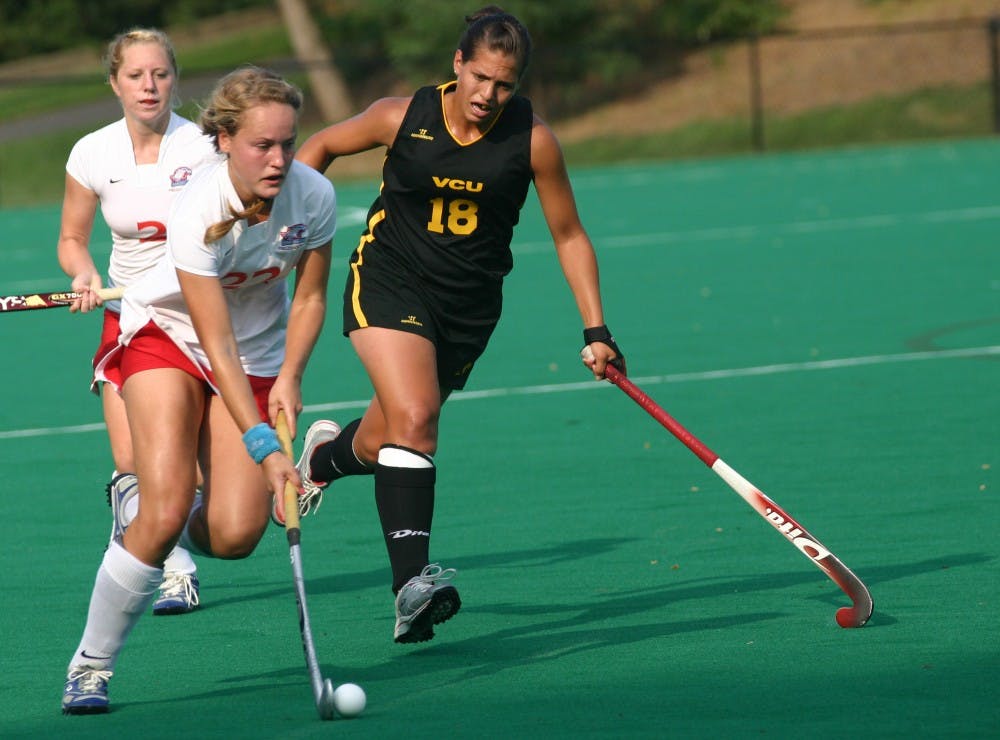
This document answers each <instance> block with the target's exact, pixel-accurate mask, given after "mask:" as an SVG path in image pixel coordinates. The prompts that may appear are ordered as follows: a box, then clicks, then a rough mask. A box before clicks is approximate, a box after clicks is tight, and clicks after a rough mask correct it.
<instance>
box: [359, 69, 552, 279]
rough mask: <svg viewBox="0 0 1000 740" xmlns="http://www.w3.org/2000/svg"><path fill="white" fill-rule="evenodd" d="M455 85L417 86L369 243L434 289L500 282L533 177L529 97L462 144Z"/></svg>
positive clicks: (391, 154)
mask: <svg viewBox="0 0 1000 740" xmlns="http://www.w3.org/2000/svg"><path fill="white" fill-rule="evenodd" d="M455 84H456V83H455V82H450V83H447V84H444V85H440V86H437V87H433V86H431V87H423V88H420V89H419V90H417V92H416V93H415V94H414V96H413V99H412V101H411V102H410V106H409V108H408V109H407V111H406V115H405V117H404V118H403V123H402V125H401V126H400V128H399V132H398V133H397V134H396V140H395V141H394V142H393V144H392V146H391V147H390V149H389V150H388V152H387V154H386V159H385V163H384V165H383V168H382V188H381V191H380V193H379V197H378V198H377V199H376V200H375V202H374V204H373V205H372V207H371V210H370V211H369V214H368V225H369V226H368V228H369V231H368V232H367V233H368V234H370V238H371V237H373V240H372V241H371V243H369V244H368V245H367V246H362V249H364V250H365V251H371V250H374V251H376V252H378V253H379V258H380V260H379V261H381V258H383V257H384V258H386V259H387V260H391V262H392V263H394V264H395V265H396V266H397V267H398V268H400V269H402V271H403V274H405V275H408V276H412V277H413V278H415V279H416V280H418V281H420V282H422V283H423V284H424V286H425V287H427V288H430V289H431V290H432V291H437V290H441V291H445V292H449V293H463V292H466V291H475V290H479V289H482V288H489V289H491V290H496V289H497V288H498V287H499V285H500V283H502V280H503V277H504V276H505V275H506V274H507V273H508V272H510V270H511V267H512V266H513V257H512V255H511V251H510V242H511V238H512V237H513V231H514V226H515V225H516V224H517V222H518V218H519V215H520V209H521V206H523V205H524V200H525V197H526V196H527V193H528V186H529V185H530V183H531V180H532V171H531V127H532V120H533V116H532V109H531V102H530V101H529V100H528V99H527V98H523V97H520V96H516V95H515V96H514V97H512V98H511V99H510V101H508V103H507V105H506V106H505V107H504V110H503V111H502V112H501V113H500V115H499V116H498V117H497V119H496V121H495V122H494V124H493V126H492V127H491V128H490V129H489V130H488V131H487V132H486V133H485V134H484V135H483V136H482V137H481V138H479V139H477V140H476V141H474V142H472V143H469V144H462V143H459V142H458V141H457V140H456V139H455V138H454V137H453V136H452V135H451V133H450V132H449V130H448V126H447V124H446V123H445V116H444V107H443V106H444V96H445V95H447V94H450V93H451V92H452V91H453V89H454V87H455ZM364 243H365V239H364V238H363V239H362V245H364ZM360 251H361V249H359V252H360ZM356 258H357V254H356V255H355V259H356Z"/></svg>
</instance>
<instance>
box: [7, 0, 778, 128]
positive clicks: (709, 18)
mask: <svg viewBox="0 0 1000 740" xmlns="http://www.w3.org/2000/svg"><path fill="white" fill-rule="evenodd" d="M485 4H486V3H484V2H482V1H481V0H473V1H472V2H469V3H468V4H467V5H466V4H464V3H463V4H458V3H455V2H454V0H407V2H400V1H399V0H308V7H309V10H310V11H311V14H312V17H313V20H314V21H315V23H316V25H317V26H318V27H319V30H320V35H321V38H322V39H323V41H324V42H325V43H326V44H327V46H328V47H329V49H330V51H331V52H332V58H333V59H334V60H335V66H336V69H335V70H334V71H335V73H336V74H337V75H338V76H339V77H341V78H342V79H343V80H345V81H346V83H347V85H348V86H349V87H350V89H351V90H352V93H353V95H352V97H354V99H355V100H357V101H360V102H362V103H363V102H365V101H369V100H371V99H374V98H375V97H378V96H381V95H385V94H387V93H389V92H391V91H394V90H399V91H400V92H409V91H411V90H412V88H413V87H414V86H415V85H419V84H427V83H432V82H439V81H442V80H444V79H448V78H449V77H450V76H451V58H452V54H453V53H454V49H455V45H456V42H457V41H458V38H459V36H460V35H461V33H462V31H463V29H464V28H465V20H464V16H465V15H466V14H468V13H471V12H473V11H475V10H477V9H478V8H480V7H482V6H483V5H485ZM499 4H500V5H501V6H502V7H503V8H504V9H505V10H507V11H509V12H511V13H513V14H515V15H517V16H518V17H519V18H520V19H521V20H522V22H524V24H525V26H527V28H528V30H529V32H530V33H531V35H532V38H533V40H534V46H535V51H534V55H533V58H532V62H531V68H530V70H529V74H528V75H527V77H526V79H525V85H524V90H525V92H526V94H528V95H530V96H531V97H532V98H533V99H534V101H535V103H536V106H537V107H538V108H539V109H540V110H541V111H543V112H544V113H545V114H546V115H547V116H552V117H563V116H568V115H573V114H575V113H577V112H579V111H581V110H584V109H586V108H587V107H589V106H591V105H593V104H595V103H599V102H603V101H605V100H608V99H610V98H615V97H621V96H622V95H627V94H629V93H632V92H636V91H638V90H641V89H642V88H644V87H645V86H646V85H648V84H649V83H650V82H652V81H655V80H661V79H663V78H664V77H666V76H669V75H671V74H675V73H677V72H678V70H679V69H680V68H681V65H682V63H683V58H684V54H685V53H686V52H687V51H689V50H690V49H691V48H692V47H695V46H700V45H703V44H705V43H707V42H709V41H719V40H726V39H734V38H739V37H745V36H748V35H751V34H763V33H766V32H768V31H772V30H774V29H775V28H776V27H777V25H778V24H779V22H780V21H781V19H782V17H783V16H784V15H785V12H786V9H785V7H784V5H783V2H782V0H545V1H544V2H540V1H539V0H507V1H505V2H501V3H499ZM252 7H271V8H276V7H277V3H276V2H274V1H273V0H171V2H169V3H162V2H161V0H0V62H3V61H9V60H12V59H17V58H20V57H23V56H29V55H33V54H41V53H45V52H50V51H57V50H61V49H66V48H72V47H79V46H81V45H91V46H96V47H102V46H103V45H104V44H106V43H107V42H108V40H109V39H111V38H112V37H113V36H114V35H115V34H117V33H119V32H121V31H123V30H126V29H128V28H130V27H132V26H136V25H142V26H156V27H160V28H166V29H168V30H169V29H171V28H174V27H176V26H184V25H190V24H193V23H196V22H197V21H198V20H199V19H204V18H208V17H211V16H216V15H220V14H222V13H227V12H231V11H238V10H242V9H246V8H252ZM293 46H294V44H293ZM303 61H305V63H308V60H301V59H300V63H301V62H303ZM318 61H319V60H317V62H318Z"/></svg>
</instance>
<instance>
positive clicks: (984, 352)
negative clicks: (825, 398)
mask: <svg viewBox="0 0 1000 740" xmlns="http://www.w3.org/2000/svg"><path fill="white" fill-rule="evenodd" d="M989 356H1000V345H992V346H985V347H967V348H964V349H945V350H934V351H928V352H904V353H900V354H894V355H867V356H863V357H845V358H842V359H839V360H811V361H808V362H782V363H777V364H774V365H758V366H756V367H740V368H730V369H724V370H703V371H700V372H688V373H673V374H670V375H648V376H644V377H636V376H630V378H631V380H632V381H633V382H635V383H636V384H637V385H642V386H649V385H662V384H669V383H694V382H700V381H706V380H722V379H726V378H746V377H752V376H757V375H777V374H779V373H799V372H810V371H813V370H837V369H840V368H851V367H862V366H865V365H888V364H892V363H898V362H920V361H923V360H948V359H955V358H968V357H989ZM613 387H614V386H612V385H611V384H610V383H598V382H596V381H594V380H585V381H580V382H576V383H550V384H545V385H527V386H522V387H519V388H490V389H485V390H481V391H460V392H457V393H455V394H453V395H452V396H451V398H450V399H449V403H454V402H456V401H475V400H479V399H483V398H498V397H502V396H534V395H547V394H551V393H566V392H572V391H588V390H603V389H608V388H613ZM367 405H368V399H367V398H366V399H362V400H358V401H336V402H332V403H317V404H311V405H307V406H305V407H304V408H303V412H305V413H316V412H320V411H337V410H341V409H363V408H365V407H366V406H367ZM103 430H104V424H103V422H102V423H97V424H75V425H73V426H62V427H39V428H35V429H11V430H9V431H3V432H0V439H18V438H22V437H47V436H53V435H57V434H81V433H83V432H98V431H103Z"/></svg>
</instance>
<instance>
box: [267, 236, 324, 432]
mask: <svg viewBox="0 0 1000 740" xmlns="http://www.w3.org/2000/svg"><path fill="white" fill-rule="evenodd" d="M331 252H332V248H331V246H330V242H327V243H326V244H325V245H323V246H322V247H318V248H316V249H310V250H307V251H306V252H304V253H303V255H302V257H301V258H300V259H299V263H298V266H297V267H296V268H295V294H294V295H293V296H292V305H291V309H290V312H289V317H288V333H287V336H286V338H285V359H284V361H283V362H282V364H281V370H280V371H279V373H278V378H277V380H275V382H274V387H273V388H272V389H271V395H270V398H269V399H268V415H269V416H270V417H271V423H272V425H273V424H275V423H277V419H278V410H279V409H284V410H285V418H286V419H287V420H288V430H289V432H290V433H291V435H292V437H293V438H294V437H295V434H296V420H297V418H298V415H299V412H301V411H302V377H303V375H305V370H306V363H307V362H308V361H309V357H310V355H311V354H312V351H313V348H314V347H315V346H316V341H317V340H318V339H319V335H320V331H321V330H322V328H323V320H324V318H325V317H326V292H327V281H328V279H329V277H330V256H331Z"/></svg>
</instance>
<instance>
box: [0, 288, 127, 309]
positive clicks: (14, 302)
mask: <svg viewBox="0 0 1000 740" xmlns="http://www.w3.org/2000/svg"><path fill="white" fill-rule="evenodd" d="M124 293H125V289H124V288H120V287H118V288H101V289H100V290H99V291H97V295H99V296H100V297H101V300H103V301H112V300H117V299H118V298H121V297H122V295H123V294H124ZM79 297H80V295H79V293H72V292H69V293H25V294H23V295H4V296H0V313H4V312H6V311H34V310H37V309H40V308H59V307H61V306H68V305H70V304H71V303H72V302H73V301H75V300H76V299H77V298H79Z"/></svg>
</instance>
